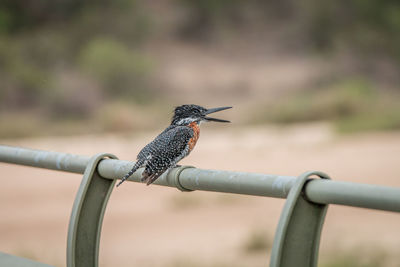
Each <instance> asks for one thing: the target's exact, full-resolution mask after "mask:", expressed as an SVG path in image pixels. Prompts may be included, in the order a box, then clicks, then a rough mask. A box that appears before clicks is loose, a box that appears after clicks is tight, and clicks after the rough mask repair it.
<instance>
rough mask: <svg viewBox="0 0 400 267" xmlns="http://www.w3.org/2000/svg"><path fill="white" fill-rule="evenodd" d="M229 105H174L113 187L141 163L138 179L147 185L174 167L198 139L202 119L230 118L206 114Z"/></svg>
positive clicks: (220, 120) (203, 120)
mask: <svg viewBox="0 0 400 267" xmlns="http://www.w3.org/2000/svg"><path fill="white" fill-rule="evenodd" d="M230 108H232V107H219V108H209V109H207V108H204V107H201V106H198V105H194V104H190V105H181V106H178V107H175V109H174V114H173V116H172V120H171V124H170V125H169V126H168V127H167V128H166V129H165V130H164V131H163V132H162V133H160V134H159V135H158V136H157V137H156V138H155V139H154V140H153V141H151V142H150V143H149V144H147V145H146V146H145V147H143V148H142V150H141V151H140V152H139V154H138V155H137V157H136V163H135V164H134V166H133V168H132V169H131V170H130V171H129V172H128V173H127V174H126V175H125V176H124V177H123V178H122V179H121V181H120V182H119V183H118V184H117V187H118V186H120V185H121V184H122V183H123V182H124V181H125V180H126V179H128V178H129V177H130V176H131V175H132V174H133V173H134V172H135V171H137V170H138V169H139V168H141V167H144V171H143V173H142V178H141V181H142V182H146V184H147V185H150V184H152V183H153V182H154V181H155V180H157V178H158V177H160V176H161V175H162V174H163V173H164V172H166V171H168V170H170V169H172V168H174V167H176V166H177V163H178V162H179V161H180V160H181V159H183V158H184V157H186V156H188V155H189V154H190V152H191V151H192V150H193V148H194V147H195V145H196V142H197V140H198V139H199V136H200V127H199V126H200V124H201V123H202V122H210V121H214V122H224V123H229V122H230V121H228V120H222V119H216V118H212V117H208V116H207V115H208V114H211V113H215V112H218V111H222V110H225V109H230Z"/></svg>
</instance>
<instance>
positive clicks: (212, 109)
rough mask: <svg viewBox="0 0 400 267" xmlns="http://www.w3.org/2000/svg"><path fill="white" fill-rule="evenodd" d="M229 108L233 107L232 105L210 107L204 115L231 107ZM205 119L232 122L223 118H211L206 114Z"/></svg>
mask: <svg viewBox="0 0 400 267" xmlns="http://www.w3.org/2000/svg"><path fill="white" fill-rule="evenodd" d="M229 108H232V107H222V108H210V109H207V111H206V112H204V115H208V114H211V113H214V112H218V111H221V110H225V109H229ZM204 119H205V120H206V121H217V122H230V121H227V120H221V119H216V118H211V117H206V116H204Z"/></svg>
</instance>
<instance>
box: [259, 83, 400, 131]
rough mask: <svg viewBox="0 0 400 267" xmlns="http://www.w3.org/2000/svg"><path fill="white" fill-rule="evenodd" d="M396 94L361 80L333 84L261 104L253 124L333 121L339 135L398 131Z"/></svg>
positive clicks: (399, 110)
mask: <svg viewBox="0 0 400 267" xmlns="http://www.w3.org/2000/svg"><path fill="white" fill-rule="evenodd" d="M399 100H400V93H399V92H397V91H389V92H384V93H382V91H379V90H377V89H376V88H375V87H374V85H373V84H372V83H371V82H368V81H367V80H364V79H348V80H344V81H340V82H334V83H332V84H331V85H330V86H328V87H322V88H321V87H319V88H318V89H314V90H311V89H310V90H303V91H301V92H300V93H297V94H293V95H290V96H289V97H286V96H285V97H282V98H281V99H280V100H275V101H274V102H273V103H267V104H265V108H263V111H262V112H260V111H258V112H257V114H256V115H255V116H254V120H253V122H255V123H260V122H273V123H278V124H288V123H301V122H314V121H333V122H334V123H335V125H336V127H337V129H338V130H339V131H340V132H343V133H350V132H357V131H371V130H372V131H374V130H398V129H400V106H399V105H398V103H399Z"/></svg>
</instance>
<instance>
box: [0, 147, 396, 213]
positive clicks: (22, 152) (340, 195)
mask: <svg viewBox="0 0 400 267" xmlns="http://www.w3.org/2000/svg"><path fill="white" fill-rule="evenodd" d="M89 160H90V157H88V156H81V155H73V154H67V153H58V152H48V151H42V150H33V149H26V148H19V147H11V146H3V145H0V162H6V163H13V164H20V165H26V166H32V167H39V168H46V169H52V170H59V171H66V172H73V173H81V174H82V173H84V171H85V168H86V166H87V164H88V163H89ZM133 164H134V163H133V162H130V161H123V160H115V159H104V160H102V161H101V162H100V163H99V165H98V172H99V174H100V175H101V176H102V177H105V178H108V179H120V178H121V177H123V176H124V175H125V174H126V173H127V172H128V171H129V170H130V169H131V168H132V166H133ZM142 171H143V170H142V169H139V170H138V171H137V172H136V173H135V174H134V175H133V176H132V177H130V178H129V180H130V181H134V182H139V181H140V174H141V173H142ZM295 182H296V177H293V176H280V175H268V174H257V173H245V172H232V171H218V170H202V169H197V168H188V167H187V166H183V167H179V168H175V169H174V170H172V171H171V172H169V173H168V174H164V175H162V176H161V177H160V178H159V179H158V180H157V181H156V182H155V184H158V185H163V186H171V187H177V188H179V189H180V190H187V191H191V190H204V191H215V192H226V193H236V194H246V195H254V196H266V197H276V198H286V197H287V196H288V193H289V191H290V189H291V188H292V187H293V185H294V184H295ZM304 193H305V196H306V198H307V199H308V200H310V201H311V202H314V203H319V204H338V205H346V206H354V207H363V208H369V209H378V210H386V211H395V212H400V188H394V187H387V186H378V185H370V184H361V183H350V182H340V181H332V180H325V179H313V180H311V181H309V182H308V183H307V184H306V186H305V190H304Z"/></svg>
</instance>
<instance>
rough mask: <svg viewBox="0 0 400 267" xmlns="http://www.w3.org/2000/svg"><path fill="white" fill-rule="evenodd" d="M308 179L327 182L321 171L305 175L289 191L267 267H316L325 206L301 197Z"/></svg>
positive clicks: (327, 177) (303, 196)
mask: <svg viewBox="0 0 400 267" xmlns="http://www.w3.org/2000/svg"><path fill="white" fill-rule="evenodd" d="M310 176H319V177H320V178H322V179H330V178H329V176H328V175H326V174H324V173H322V172H317V171H313V172H306V173H304V174H302V175H301V176H299V177H298V178H297V181H296V183H295V184H294V186H293V187H292V188H291V190H290V192H289V195H288V197H287V200H286V202H285V206H284V208H283V211H282V213H281V217H280V219H279V224H278V227H277V230H276V233H275V238H274V245H273V247H272V251H271V262H270V266H271V267H287V266H317V261H318V249H319V240H320V236H321V230H322V225H323V223H324V219H325V214H326V211H327V209H328V205H321V204H315V203H312V202H310V201H308V200H307V199H306V198H305V194H304V188H305V185H306V184H307V183H308V182H309V181H311V179H310Z"/></svg>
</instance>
